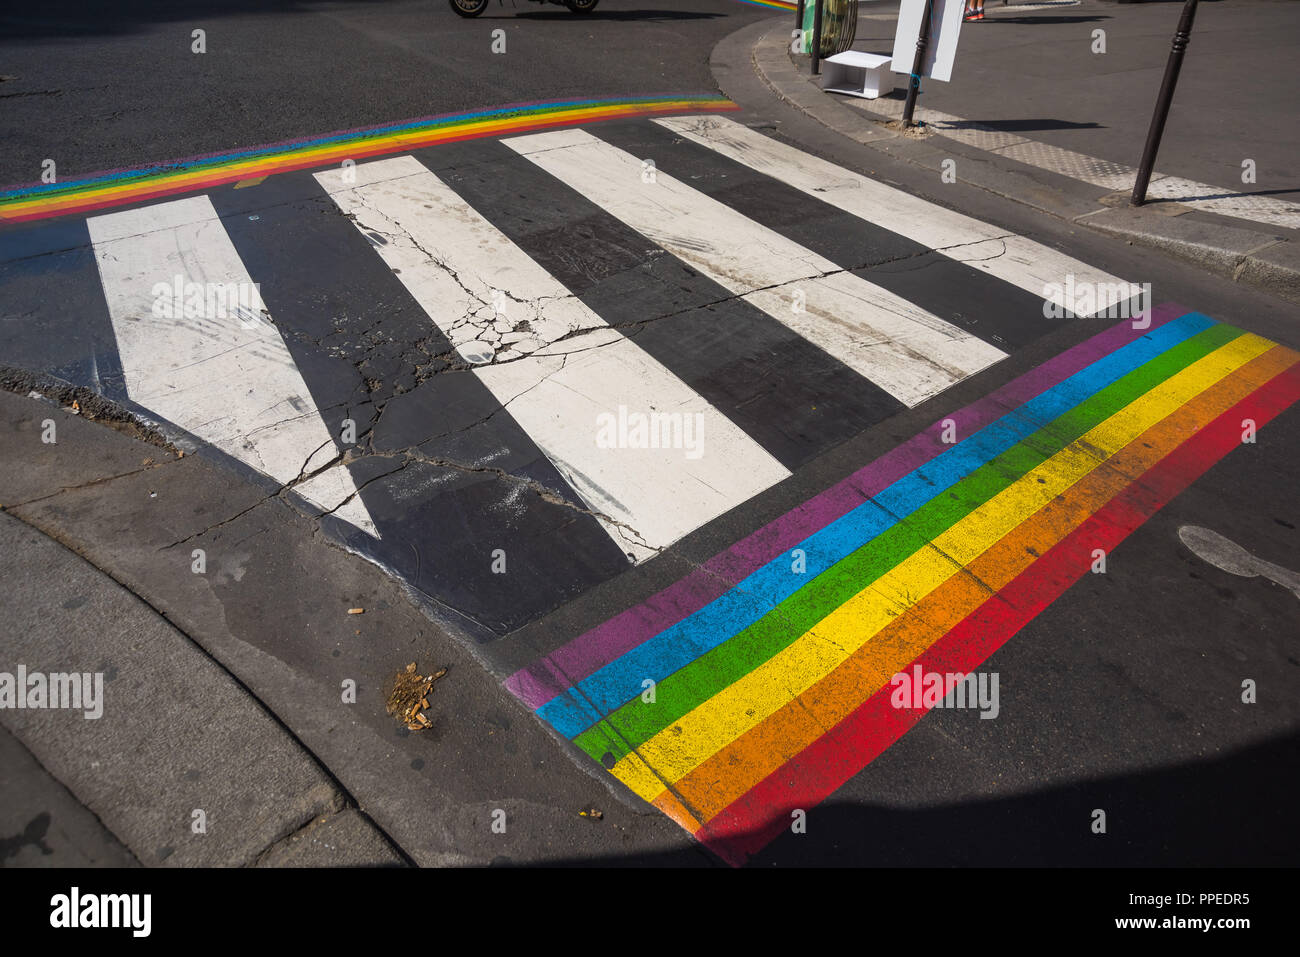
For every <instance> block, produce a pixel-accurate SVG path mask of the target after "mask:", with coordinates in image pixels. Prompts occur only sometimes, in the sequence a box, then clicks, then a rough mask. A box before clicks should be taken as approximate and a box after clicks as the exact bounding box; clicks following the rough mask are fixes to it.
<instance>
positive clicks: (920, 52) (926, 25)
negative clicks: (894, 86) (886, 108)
mask: <svg viewBox="0 0 1300 957" xmlns="http://www.w3.org/2000/svg"><path fill="white" fill-rule="evenodd" d="M933 15H934V0H925V12H924V13H922V14H921V32H920V33H918V34H917V37H916V58H915V59H914V60H912V75H911V77H909V78H908V81H907V102H905V103H904V104H903V126H904V128H906V127H909V126H911V125H912V111H913V110H915V109H916V96H917V94H918V93H920V92H921V70H922V69H923V68H924V67H925V50H926V47H928V46H929V45H930V18H931V17H932V16H933Z"/></svg>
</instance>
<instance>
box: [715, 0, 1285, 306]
mask: <svg viewBox="0 0 1300 957" xmlns="http://www.w3.org/2000/svg"><path fill="white" fill-rule="evenodd" d="M868 6H869V8H870V10H871V13H870V14H865V13H860V15H859V21H858V30H857V35H856V36H857V39H856V41H855V43H854V48H855V49H860V50H867V51H870V52H876V53H886V54H887V53H889V52H890V49H891V47H892V43H893V35H894V28H895V21H896V16H897V4H896V3H871V4H869V5H864V6H863V7H862V8H861V10H862V11H865V10H866V9H868ZM1177 9H1178V8H1177V7H1176V6H1174V5H1171V4H1146V5H1143V6H1141V7H1137V6H1134V5H1129V4H1122V5H1121V4H1116V3H1109V2H1099V0H1084V2H1083V3H1081V4H1079V5H1077V6H1070V7H1066V8H1048V9H1038V10H1024V9H1017V8H1016V7H1015V6H994V5H990V6H989V7H988V8H987V10H988V18H987V19H986V20H985V21H983V22H978V23H968V24H964V25H963V29H962V33H961V39H960V47H959V51H958V56H957V63H956V67H955V71H954V82H952V83H941V82H937V81H926V82H925V84H924V87H923V92H922V95H921V97H920V100H919V101H918V103H919V106H918V110H917V118H918V119H920V120H922V121H923V122H924V123H925V130H924V135H920V136H917V135H912V134H909V135H908V136H906V137H903V136H901V135H900V134H899V132H898V131H897V129H896V127H897V121H898V118H899V116H900V115H901V112H902V105H903V98H904V94H905V87H904V83H905V77H903V76H898V77H896V80H897V82H898V84H899V88H898V89H897V90H896V91H895V93H894V94H893V95H892V96H889V97H881V98H878V99H875V100H866V99H860V98H855V97H847V96H840V95H836V94H828V93H825V92H823V91H822V89H821V85H820V82H821V81H820V78H818V77H813V76H811V75H810V73H809V69H810V58H808V57H806V56H794V55H791V54H790V53H789V51H788V41H789V32H790V31H789V27H790V26H791V25H792V23H785V22H782V21H780V20H772V21H769V22H768V29H767V30H763V29H762V27H761V26H757V25H756V27H755V28H753V29H752V30H751V31H750V32H748V33H747V34H746V36H747V38H748V41H749V43H750V44H751V49H750V50H749V51H748V53H749V56H748V57H747V59H749V60H750V64H751V66H752V68H753V69H754V70H755V71H756V72H757V73H758V75H759V76H760V77H761V78H762V79H763V80H764V82H766V84H767V85H768V86H769V87H770V88H771V89H772V90H773V91H774V92H775V93H776V94H777V95H779V96H780V97H781V98H783V99H784V100H786V101H787V102H788V103H790V104H792V105H794V106H796V107H797V108H799V109H800V110H802V111H803V112H804V113H806V114H808V115H809V116H811V117H813V118H814V119H816V120H818V121H819V122H821V123H822V124H823V125H825V126H827V127H829V128H831V129H834V130H836V131H837V132H839V133H841V134H843V135H845V136H847V137H849V138H850V139H854V140H856V141H858V142H859V143H861V144H863V145H865V146H868V147H869V148H871V149H874V150H878V151H880V152H884V153H887V154H889V155H892V156H895V157H897V158H900V159H903V160H906V161H908V162H911V163H914V164H917V165H920V166H923V167H926V168H929V169H933V170H934V171H935V172H936V173H937V174H939V176H941V177H942V175H943V174H944V173H945V172H947V173H948V175H949V176H952V175H955V176H956V178H957V179H959V180H961V181H963V182H967V183H971V184H974V185H977V186H979V187H980V188H983V189H986V190H989V191H990V192H994V193H997V194H999V195H1002V196H1005V197H1007V198H1010V199H1014V200H1016V201H1017V202H1020V203H1024V204H1027V205H1030V206H1034V207H1036V208H1038V209H1041V210H1043V211H1045V212H1048V213H1051V214H1053V215H1055V216H1058V217H1061V218H1063V219H1067V220H1071V221H1074V222H1078V223H1079V224H1080V225H1086V226H1088V227H1089V228H1092V229H1095V230H1098V231H1100V232H1104V233H1108V234H1111V235H1115V236H1117V237H1119V238H1122V239H1125V240H1127V241H1129V242H1131V243H1139V244H1142V245H1146V246H1151V247H1153V248H1157V249H1160V250H1162V251H1164V252H1166V253H1168V254H1170V255H1173V256H1177V257H1179V258H1183V259H1187V260H1190V261H1192V262H1194V263H1196V264H1197V265H1199V266H1201V267H1203V268H1206V269H1208V270H1211V271H1213V272H1216V273H1218V274H1220V275H1224V276H1227V277H1230V278H1232V279H1234V280H1236V281H1240V282H1248V283H1251V284H1253V285H1256V286H1259V287H1261V288H1264V289H1267V290H1268V291H1270V292H1272V293H1273V294H1275V295H1279V296H1282V297H1283V298H1287V299H1290V300H1291V301H1300V176H1298V175H1297V171H1296V165H1295V161H1294V156H1295V155H1296V150H1297V148H1298V147H1300V130H1297V126H1296V124H1295V122H1294V116H1295V111H1296V107H1297V106H1298V105H1300V94H1298V93H1297V89H1298V88H1297V85H1296V84H1295V83H1294V79H1293V78H1292V77H1288V75H1287V71H1286V70H1285V69H1281V68H1279V69H1276V70H1273V71H1271V72H1269V73H1266V74H1262V75H1261V76H1259V77H1253V76H1252V77H1251V78H1250V81H1249V82H1244V81H1243V80H1242V79H1241V77H1242V75H1243V71H1242V70H1241V69H1240V68H1239V67H1237V66H1234V64H1239V63H1240V62H1242V61H1243V60H1245V59H1247V58H1249V57H1263V58H1264V59H1265V60H1268V59H1269V58H1268V52H1267V51H1269V50H1276V49H1278V48H1279V45H1281V44H1285V43H1286V42H1288V41H1287V40H1286V37H1287V36H1290V35H1293V34H1294V31H1295V29H1296V27H1297V26H1300V7H1297V6H1296V5H1294V4H1283V3H1269V2H1258V0H1240V2H1229V3H1222V4H1207V5H1205V10H1204V11H1203V12H1202V13H1200V14H1198V20H1197V24H1196V28H1195V30H1194V32H1193V36H1192V43H1191V46H1190V47H1189V52H1188V55H1187V60H1186V63H1185V65H1184V69H1183V74H1182V77H1181V79H1180V81H1179V86H1178V92H1177V96H1176V97H1175V100H1174V107H1173V110H1172V112H1171V116H1170V120H1169V124H1168V126H1167V128H1166V132H1165V137H1164V140H1163V142H1162V145H1161V149H1160V153H1159V156H1158V158H1157V162H1156V175H1155V176H1153V180H1152V185H1151V189H1150V191H1149V193H1148V197H1149V201H1148V203H1147V205H1145V206H1144V207H1142V208H1140V209H1138V208H1133V207H1130V206H1129V205H1128V201H1129V193H1130V192H1131V190H1132V183H1133V180H1134V178H1135V170H1134V168H1133V167H1134V166H1135V165H1136V164H1137V162H1138V160H1139V158H1140V156H1141V151H1142V144H1143V142H1144V140H1145V136H1146V129H1147V125H1148V123H1149V121H1150V118H1151V110H1152V106H1153V103H1154V100H1155V95H1156V91H1157V89H1158V88H1159V84H1160V77H1161V75H1162V73H1163V69H1164V64H1165V59H1166V57H1167V55H1168V51H1169V41H1170V38H1171V37H1172V32H1173V28H1174V26H1175V25H1176V23H1177ZM791 20H792V18H791ZM1096 30H1103V31H1104V37H1102V38H1101V41H1102V42H1104V48H1105V51H1106V52H1105V53H1104V54H1103V53H1094V52H1093V49H1094V47H1098V43H1099V41H1098V39H1097V38H1096V37H1094V31H1096ZM738 38H739V37H733V38H729V39H728V41H724V43H723V44H720V45H719V47H718V48H717V49H716V50H715V53H714V61H715V65H717V64H718V63H719V61H724V64H725V66H727V67H734V61H736V60H738V59H739V57H740V55H741V53H740V51H738V50H735V49H732V47H733V46H734V45H735V41H736V40H737V39H738ZM1270 62H1277V63H1279V64H1280V63H1283V62H1286V61H1285V60H1283V59H1281V58H1280V57H1273V58H1272V60H1271V61H1270ZM716 72H717V71H716V70H715V73H716ZM1247 159H1250V160H1253V161H1254V170H1255V175H1256V182H1254V183H1242V182H1241V177H1242V174H1243V166H1242V164H1243V162H1244V161H1245V160H1247ZM940 181H942V180H940Z"/></svg>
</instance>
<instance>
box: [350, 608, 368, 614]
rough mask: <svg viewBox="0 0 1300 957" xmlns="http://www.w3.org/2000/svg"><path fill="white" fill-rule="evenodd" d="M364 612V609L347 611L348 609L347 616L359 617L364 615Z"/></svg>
mask: <svg viewBox="0 0 1300 957" xmlns="http://www.w3.org/2000/svg"><path fill="white" fill-rule="evenodd" d="M364 612H365V609H364V608H349V609H348V614H349V615H360V614H362V613H364Z"/></svg>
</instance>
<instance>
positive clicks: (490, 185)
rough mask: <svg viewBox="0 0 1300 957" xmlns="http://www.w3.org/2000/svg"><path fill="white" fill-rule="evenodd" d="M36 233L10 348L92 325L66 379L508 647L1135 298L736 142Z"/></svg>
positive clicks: (649, 128) (463, 149) (269, 192)
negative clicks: (1053, 292) (865, 436)
mask: <svg viewBox="0 0 1300 957" xmlns="http://www.w3.org/2000/svg"><path fill="white" fill-rule="evenodd" d="M25 229H26V230H27V231H26V232H24V233H23V234H21V235H19V234H17V233H9V234H7V235H5V236H3V237H0V288H3V289H4V291H5V293H4V294H5V297H6V299H8V300H9V302H8V303H7V305H6V307H5V313H6V315H7V316H9V315H12V316H14V317H21V318H22V321H21V322H13V323H8V324H7V327H6V328H7V330H8V331H7V332H5V333H4V335H5V336H7V337H9V338H10V340H11V341H12V340H13V339H14V338H15V337H18V336H21V335H22V334H23V333H22V330H23V329H24V328H32V327H34V326H36V325H38V324H39V325H42V327H43V328H45V329H47V330H51V329H53V330H57V329H60V328H68V329H71V324H72V323H74V322H78V323H81V327H80V329H79V330H78V331H77V333H76V335H75V337H74V338H65V339H59V337H58V335H57V334H56V335H55V336H54V337H53V338H52V340H51V341H52V342H53V343H54V345H51V347H50V349H51V351H50V354H49V358H48V359H47V361H45V363H44V364H45V366H46V368H45V371H51V372H57V373H58V374H61V375H65V376H68V377H78V376H80V377H81V378H83V379H84V380H85V381H83V382H79V383H78V384H87V385H92V386H93V387H96V388H100V389H101V391H105V392H109V393H110V394H111V393H112V391H113V389H114V387H115V386H116V387H117V388H119V389H120V393H121V394H122V395H123V396H124V397H125V398H126V399H128V400H129V401H130V403H132V404H133V405H134V406H135V407H137V408H139V409H142V410H144V411H146V412H147V413H148V414H149V415H150V416H151V417H154V418H156V419H158V420H160V421H162V422H164V423H165V424H167V425H168V426H169V427H172V428H174V429H177V430H180V431H181V432H183V433H185V434H188V435H189V436H192V437H193V438H194V439H195V440H197V441H198V442H199V443H201V444H203V445H205V446H207V447H210V448H212V449H215V450H217V451H218V452H219V453H221V454H222V455H224V456H226V457H228V458H229V459H231V460H233V461H235V462H238V463H240V464H241V465H242V466H243V467H245V468H248V469H251V470H253V471H255V472H256V473H259V474H261V475H265V476H268V477H269V478H270V479H272V480H274V481H275V482H276V483H278V484H279V485H283V486H289V487H290V491H291V493H292V494H293V495H296V496H298V497H300V498H301V500H302V501H303V502H304V503H306V504H307V505H308V506H310V507H311V508H313V509H314V511H315V512H316V513H318V514H322V515H325V514H328V516H329V518H327V519H325V521H326V522H327V523H328V524H329V525H330V526H331V528H333V529H334V530H335V532H336V533H337V534H338V535H340V536H341V537H343V538H344V539H345V540H346V541H347V544H348V545H349V546H350V547H352V548H354V549H356V550H358V551H360V552H362V553H363V554H366V555H368V556H369V557H371V558H373V559H375V560H376V561H380V562H382V563H384V564H385V565H386V566H388V567H389V568H391V569H392V570H393V571H394V572H395V573H397V574H398V575H400V576H402V577H403V578H404V579H406V580H407V581H408V582H409V583H410V584H411V585H413V586H414V587H416V588H417V589H419V590H420V591H422V592H424V593H425V594H427V595H429V596H430V597H432V598H434V599H436V600H437V601H439V602H441V603H443V604H444V605H445V606H446V607H447V608H448V609H451V610H453V611H455V612H457V613H459V614H461V615H463V616H464V617H465V620H466V621H467V622H469V623H471V624H472V625H473V626H474V627H475V628H477V629H479V634H480V636H481V637H483V638H485V639H487V638H490V637H491V636H493V635H500V634H503V633H506V632H508V631H511V630H513V629H514V628H516V627H518V626H519V625H521V624H523V623H526V622H528V621H531V620H535V619H536V618H538V617H540V616H541V615H543V614H545V613H546V612H548V611H550V610H552V609H554V608H555V607H557V606H558V605H560V604H562V603H563V602H565V601H566V600H568V599H569V598H572V597H573V596H575V595H577V594H579V593H581V592H582V591H584V590H586V589H588V588H590V587H592V586H593V585H595V584H597V583H599V582H601V581H605V580H608V579H609V578H611V577H613V576H615V575H617V574H619V573H620V572H622V571H624V570H625V569H627V568H628V567H629V565H631V564H637V563H644V562H647V561H649V560H651V559H653V558H654V557H655V556H657V555H659V554H661V553H662V552H663V551H664V550H665V549H668V548H669V547H671V546H672V545H673V544H674V543H676V542H679V541H681V540H682V539H683V538H684V537H686V536H688V535H689V534H691V533H692V532H693V531H695V530H697V529H699V528H701V527H703V526H706V525H707V524H709V523H710V522H712V521H714V520H715V519H718V518H719V517H720V516H722V515H724V514H726V513H728V512H729V511H731V510H732V509H735V508H736V507H738V506H740V505H742V504H743V503H745V502H746V501H748V500H749V499H751V498H752V497H753V496H755V495H757V494H759V493H761V492H763V491H765V490H766V489H769V488H771V487H773V486H774V485H776V484H778V483H780V482H781V481H782V480H784V479H785V478H787V477H788V476H789V475H790V474H791V473H792V472H793V471H794V470H796V469H798V468H799V467H800V466H802V465H804V464H806V463H807V462H809V461H811V460H812V459H813V458H815V457H817V456H818V455H820V454H822V453H824V452H826V451H828V450H829V449H831V448H833V447H834V446H836V445H838V444H839V443H841V442H843V441H845V440H846V439H848V438H851V437H852V436H853V435H856V434H858V433H859V432H861V431H862V430H864V429H866V428H868V427H870V426H871V425H874V424H876V423H878V422H881V421H883V420H885V419H887V418H889V417H890V416H891V415H893V414H895V413H897V412H899V411H902V410H904V409H908V408H912V407H915V406H917V405H919V404H921V403H923V402H925V401H927V400H928V399H931V398H933V397H934V396H936V395H938V394H940V393H941V392H943V391H944V390H945V389H948V388H950V387H951V386H953V385H955V384H956V383H958V382H961V381H963V380H964V379H966V378H968V377H970V376H973V375H975V374H977V373H979V372H981V371H982V370H984V369H987V368H989V367H991V366H993V365H994V364H996V363H998V362H999V361H1000V360H1002V359H1003V358H1005V357H1006V356H1007V355H1008V354H1010V353H1011V352H1014V351H1015V350H1017V349H1019V348H1022V347H1023V346H1025V345H1027V344H1028V343H1029V342H1032V341H1033V340H1034V339H1036V338H1038V337H1039V336H1041V335H1043V334H1044V333H1046V332H1048V331H1050V330H1052V329H1054V328H1057V327H1059V324H1060V323H1061V322H1062V321H1063V320H1060V319H1053V318H1050V317H1049V316H1048V314H1047V313H1046V311H1045V310H1044V309H1043V296H1044V295H1045V290H1046V289H1047V288H1049V287H1050V286H1051V284H1058V285H1059V284H1062V283H1063V282H1064V281H1065V279H1066V277H1067V276H1068V277H1072V281H1073V282H1074V283H1076V284H1093V285H1095V286H1096V288H1098V289H1099V290H1103V291H1114V290H1121V291H1122V290H1123V289H1124V288H1125V287H1124V284H1123V283H1122V282H1121V281H1120V280H1119V279H1118V278H1117V277H1114V276H1110V275H1107V274H1105V273H1103V272H1101V271H1099V270H1097V269H1095V268H1093V267H1091V266H1090V265H1088V264H1086V263H1082V262H1079V261H1076V260H1074V259H1072V258H1071V257H1068V256H1066V255H1064V254H1062V253H1060V252H1058V251H1056V250H1053V249H1051V248H1049V247H1046V246H1043V245H1041V244H1038V243H1035V242H1033V241H1031V240H1029V239H1027V238H1024V237H1020V236H1016V235H1013V234H1010V233H1008V232H1007V231H1006V230H1003V229H1000V228H998V227H996V226H992V225H990V224H986V223H982V222H980V221H977V220H974V219H971V218H969V217H967V216H963V215H961V214H958V213H955V212H952V211H950V210H947V209H944V208H942V207H939V206H936V205H934V204H932V203H929V202H927V201H924V200H922V199H919V198H917V197H915V196H911V195H909V194H907V193H905V192H903V191H901V190H899V189H895V188H893V187H890V186H887V185H885V184H882V183H879V182H876V181H874V180H872V179H870V178H868V177H865V176H862V175H859V174H857V173H854V172H852V171H850V170H847V169H844V168H842V167H839V166H836V165H834V164H832V163H830V162H828V161H826V160H823V159H820V158H818V157H815V156H812V155H810V154H807V153H805V152H802V151H800V150H797V149H795V148H794V147H792V146H789V145H786V144H784V143H782V142H780V141H778V140H775V139H773V138H771V137H769V136H767V135H765V134H763V133H760V132H758V131H756V130H754V129H751V128H749V127H746V126H745V125H743V124H741V123H739V122H736V121H735V120H732V119H729V118H725V117H719V116H707V117H701V116H681V117H673V118H669V119H661V120H657V121H654V122H641V121H638V122H635V123H626V124H622V125H619V124H611V125H608V126H602V127H600V128H598V129H591V130H587V129H577V128H575V129H565V130H558V131H552V132H542V133H532V134H527V135H522V136H515V137H511V138H507V139H503V140H497V141H475V142H466V143H454V144H446V145H442V146H438V147H434V148H428V149H419V150H416V151H414V152H413V153H411V154H408V155H402V156H393V157H389V158H383V159H376V160H373V161H369V162H361V163H357V164H351V163H347V164H344V165H343V166H341V167H333V168H330V169H326V170H320V171H317V172H315V173H310V172H301V173H299V172H294V173H286V174H283V175H281V176H277V177H272V178H270V179H268V180H267V181H266V182H265V183H262V184H261V185H257V186H255V187H252V188H246V189H235V188H231V187H220V188H216V189H213V190H211V191H209V192H208V193H205V194H202V195H197V196H190V197H186V198H181V199H174V200H169V201H163V202H153V203H150V204H147V205H141V206H138V207H135V208H130V209H126V210H123V211H116V212H106V213H101V214H97V215H91V216H89V217H88V218H86V219H84V220H80V221H77V223H75V224H69V223H68V222H63V223H54V224H45V225H40V226H35V227H25ZM15 250H18V252H15ZM36 250H43V251H44V252H43V253H42V254H40V255H34V254H25V253H32V252H34V251H36ZM42 279H43V280H48V281H49V282H56V281H57V282H60V283H63V284H64V289H65V292H66V294H67V296H69V297H72V298H73V300H74V305H75V308H72V309H69V308H67V307H66V300H65V305H64V306H63V307H58V306H56V305H55V302H56V300H55V299H54V298H53V297H51V296H50V295H49V292H48V285H47V284H46V285H43V284H42V283H41V282H39V281H37V280H42ZM214 291H216V292H217V293H219V295H218V296H217V297H216V308H214V305H213V295H212V293H213V292H214ZM232 291H234V292H238V293H239V294H238V295H235V294H234V292H232ZM1119 294H1120V293H1108V295H1110V298H1107V294H1103V295H1102V296H1101V298H1100V299H1099V300H1098V301H1097V307H1098V309H1099V310H1100V311H1105V310H1106V309H1108V308H1110V307H1113V306H1116V305H1119V303H1118V302H1117V301H1116V296H1118V295H1119ZM169 303H170V305H169ZM191 306H192V308H191ZM74 316H75V319H74V318H73V317H74ZM24 323H26V324H27V325H26V326H24ZM70 342H82V343H85V342H93V343H95V345H94V346H93V348H92V347H89V346H86V347H84V348H85V351H87V352H88V353H92V354H88V355H84V356H82V355H71V356H70V355H69V354H68V352H67V350H68V349H69V348H73V347H72V346H70V345H68V343H70ZM14 348H15V349H16V350H17V351H21V349H18V347H17V346H15V347H14ZM22 348H27V346H26V345H24V346H23V347H22ZM90 368H94V369H95V372H94V375H93V377H92V376H90V375H89V374H88V373H87V371H86V370H87V369H90Z"/></svg>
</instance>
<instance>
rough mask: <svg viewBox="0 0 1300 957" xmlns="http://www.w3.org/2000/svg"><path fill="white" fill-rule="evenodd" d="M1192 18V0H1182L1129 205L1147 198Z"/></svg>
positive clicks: (1193, 6)
mask: <svg viewBox="0 0 1300 957" xmlns="http://www.w3.org/2000/svg"><path fill="white" fill-rule="evenodd" d="M1195 19H1196V0H1187V2H1186V3H1185V4H1183V14H1182V16H1181V17H1179V18H1178V29H1177V31H1175V33H1174V43H1173V46H1172V47H1171V48H1170V50H1169V62H1167V63H1166V64H1165V78H1164V79H1163V80H1162V81H1161V82H1160V95H1159V96H1157V97H1156V111H1155V113H1154V114H1153V115H1152V117H1151V128H1150V129H1149V130H1147V145H1146V146H1145V147H1144V148H1143V150H1142V162H1141V163H1139V164H1138V174H1137V179H1136V180H1135V181H1134V183H1133V195H1132V197H1130V199H1129V205H1131V206H1141V205H1142V204H1143V203H1145V202H1146V201H1147V186H1148V185H1150V183H1151V170H1152V168H1153V167H1154V166H1155V165H1156V153H1157V152H1158V151H1159V149H1160V138H1161V137H1162V136H1164V134H1165V120H1167V119H1169V107H1170V104H1172V103H1173V101H1174V87H1175V86H1177V85H1178V71H1179V70H1181V69H1182V66H1183V54H1184V53H1185V52H1186V51H1187V43H1188V41H1189V40H1191V38H1192V21H1194V20H1195Z"/></svg>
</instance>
